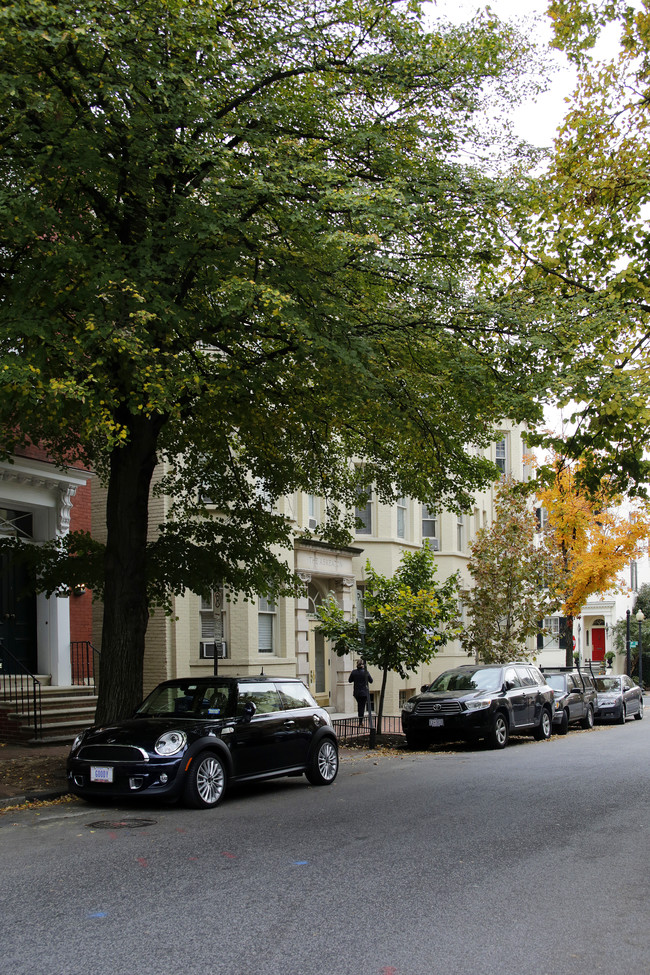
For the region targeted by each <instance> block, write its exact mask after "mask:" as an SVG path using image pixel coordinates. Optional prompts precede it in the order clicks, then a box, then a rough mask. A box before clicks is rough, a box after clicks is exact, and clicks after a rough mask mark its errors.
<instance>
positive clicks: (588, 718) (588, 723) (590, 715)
mask: <svg viewBox="0 0 650 975" xmlns="http://www.w3.org/2000/svg"><path fill="white" fill-rule="evenodd" d="M580 723H581V724H582V727H583V728H585V729H586V730H587V731H589V730H590V729H591V728H593V726H594V709H593V707H592V706H591V704H590V705H589V707H588V708H587V713H586V714H585V716H584V718H583V719H582V721H581V722H580Z"/></svg>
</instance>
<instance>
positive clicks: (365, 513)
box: [354, 487, 372, 535]
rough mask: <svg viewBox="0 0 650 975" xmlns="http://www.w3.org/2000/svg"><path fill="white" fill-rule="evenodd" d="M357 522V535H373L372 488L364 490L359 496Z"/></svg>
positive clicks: (355, 511) (355, 512) (356, 513)
mask: <svg viewBox="0 0 650 975" xmlns="http://www.w3.org/2000/svg"><path fill="white" fill-rule="evenodd" d="M354 514H355V518H356V520H357V535H371V534H372V488H369V487H368V488H362V489H361V490H360V491H359V494H358V495H357V506H356V508H355V509H354Z"/></svg>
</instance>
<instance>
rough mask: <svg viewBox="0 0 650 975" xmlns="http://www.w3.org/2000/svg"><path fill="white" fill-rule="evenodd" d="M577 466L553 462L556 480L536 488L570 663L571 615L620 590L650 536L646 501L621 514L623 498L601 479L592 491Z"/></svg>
mask: <svg viewBox="0 0 650 975" xmlns="http://www.w3.org/2000/svg"><path fill="white" fill-rule="evenodd" d="M579 466H580V465H579V464H577V465H576V464H574V465H571V464H569V463H568V462H567V461H566V460H564V459H563V458H561V457H555V459H554V462H553V471H554V476H553V479H552V481H551V482H550V483H549V484H548V485H547V486H546V487H544V488H542V489H541V490H540V491H539V492H538V498H539V502H540V504H541V505H542V506H543V510H544V512H545V516H546V525H545V530H544V533H543V540H544V547H545V549H546V552H547V553H548V556H549V558H550V559H551V560H552V561H553V563H554V566H555V573H556V585H557V591H558V594H559V595H560V597H561V609H562V613H563V615H564V616H565V617H566V620H567V651H566V653H567V656H566V665H567V667H570V666H572V663H573V658H572V654H573V619H574V617H575V616H576V615H577V614H578V613H579V612H580V609H581V608H582V606H583V604H584V603H585V601H586V600H587V599H588V598H589V596H592V595H593V594H594V593H604V592H606V591H607V590H614V591H620V590H621V583H620V582H619V581H618V579H617V577H618V576H619V573H620V572H621V570H622V569H623V568H625V566H626V565H627V564H628V562H629V561H630V560H631V559H633V558H636V557H638V555H639V554H640V549H641V545H642V543H643V542H644V541H646V540H647V538H648V536H650V516H649V511H648V505H647V504H637V505H636V507H635V509H634V511H632V512H631V513H628V514H623V513H621V508H620V504H621V501H622V499H621V497H620V496H618V495H616V494H613V493H612V491H611V488H610V485H609V484H608V482H607V481H605V480H603V481H602V482H601V485H600V487H599V489H598V490H597V491H596V492H594V491H588V490H587V488H586V487H585V485H584V482H583V481H582V480H581V479H580V477H579Z"/></svg>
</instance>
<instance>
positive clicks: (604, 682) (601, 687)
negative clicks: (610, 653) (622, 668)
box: [596, 677, 621, 691]
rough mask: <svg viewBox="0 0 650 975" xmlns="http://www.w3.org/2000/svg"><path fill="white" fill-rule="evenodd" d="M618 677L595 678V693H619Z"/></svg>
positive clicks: (619, 679)
mask: <svg viewBox="0 0 650 975" xmlns="http://www.w3.org/2000/svg"><path fill="white" fill-rule="evenodd" d="M620 689H621V678H620V677H596V690H597V691H620Z"/></svg>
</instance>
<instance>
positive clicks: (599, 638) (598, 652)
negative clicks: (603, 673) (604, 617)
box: [591, 626, 605, 661]
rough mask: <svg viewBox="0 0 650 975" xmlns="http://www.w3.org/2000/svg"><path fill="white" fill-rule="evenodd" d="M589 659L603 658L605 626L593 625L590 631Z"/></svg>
mask: <svg viewBox="0 0 650 975" xmlns="http://www.w3.org/2000/svg"><path fill="white" fill-rule="evenodd" d="M591 659H592V660H593V661H596V660H604V659H605V627H604V626H598V627H594V628H593V629H592V631H591Z"/></svg>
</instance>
